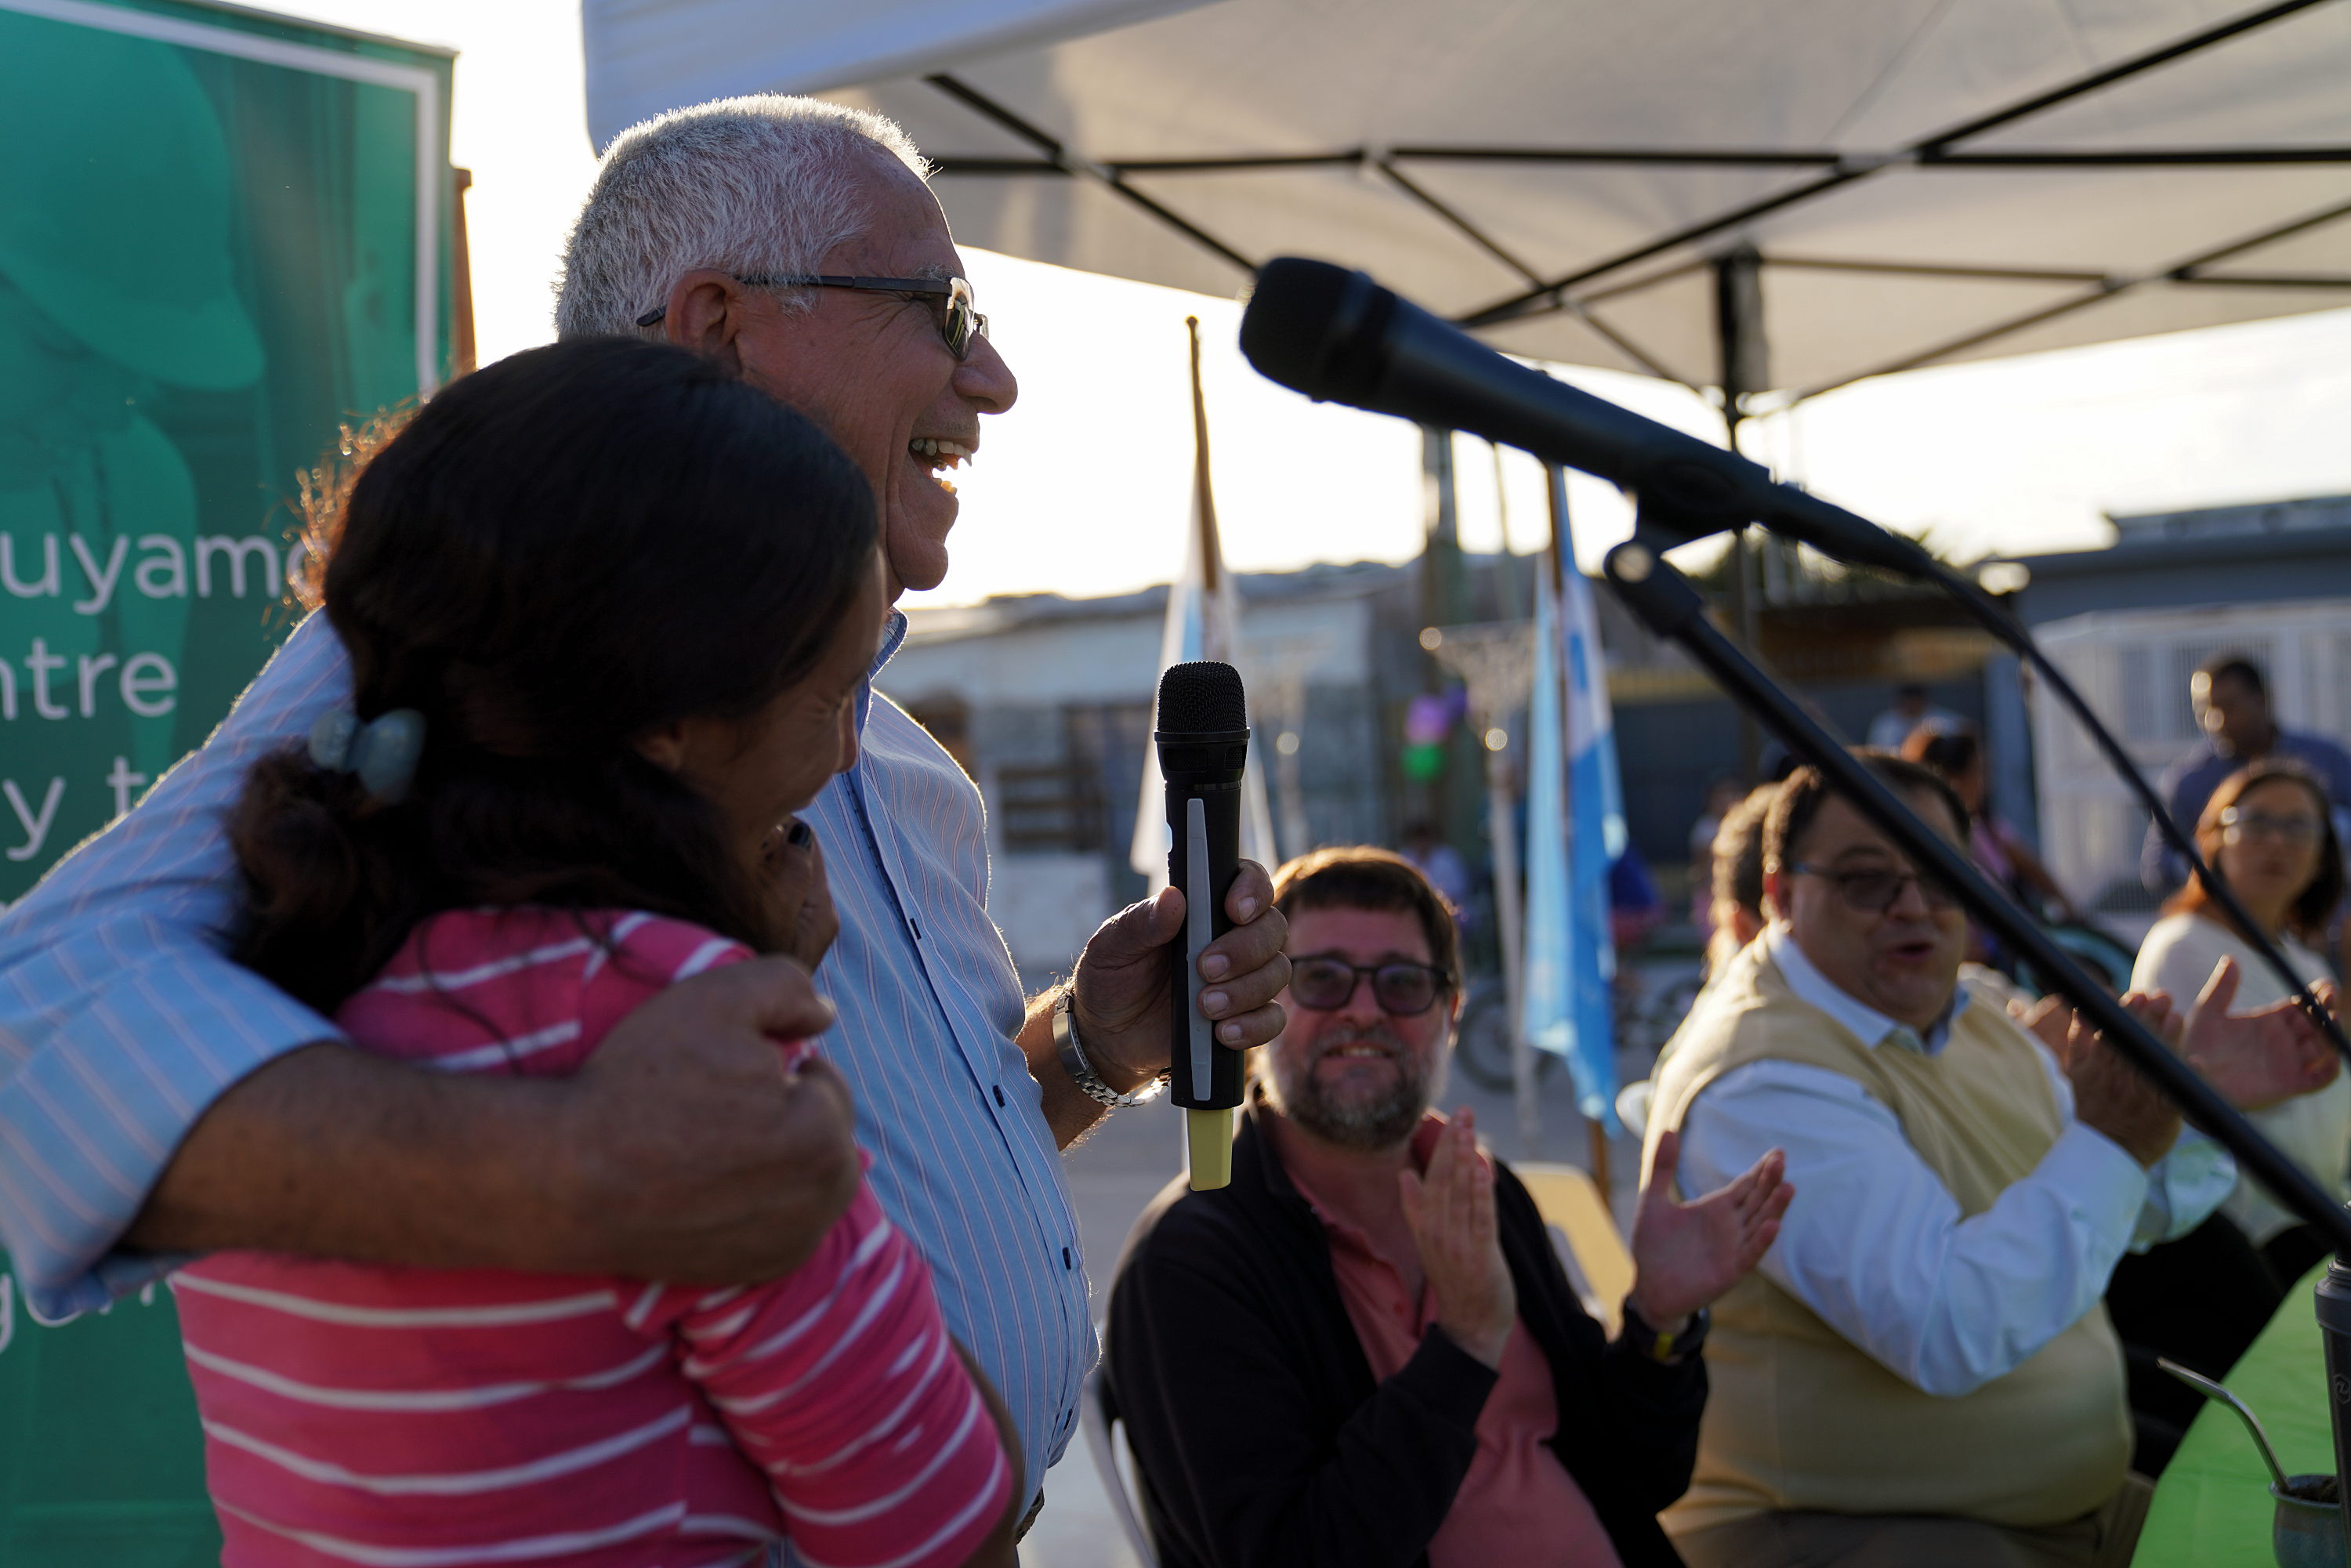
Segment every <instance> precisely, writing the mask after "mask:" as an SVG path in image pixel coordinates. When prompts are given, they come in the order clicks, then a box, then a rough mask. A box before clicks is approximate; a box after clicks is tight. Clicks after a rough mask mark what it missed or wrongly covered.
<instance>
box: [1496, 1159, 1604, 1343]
mask: <svg viewBox="0 0 2351 1568" xmlns="http://www.w3.org/2000/svg"><path fill="white" fill-rule="evenodd" d="M1510 1169H1511V1171H1512V1172H1513V1173H1515V1174H1516V1175H1517V1176H1518V1178H1519V1180H1520V1182H1522V1183H1524V1184H1525V1186H1526V1189H1527V1192H1528V1194H1529V1195H1530V1196H1531V1197H1533V1198H1534V1200H1535V1207H1536V1208H1537V1209H1539V1210H1541V1213H1542V1217H1543V1223H1544V1224H1546V1225H1552V1226H1556V1227H1557V1228H1558V1229H1559V1231H1560V1234H1561V1235H1562V1236H1564V1237H1566V1238H1567V1249H1568V1251H1569V1253H1570V1254H1571V1261H1572V1262H1573V1265H1574V1272H1576V1273H1577V1274H1579V1275H1581V1276H1582V1279H1581V1280H1580V1281H1578V1283H1579V1284H1580V1285H1581V1286H1582V1288H1583V1294H1584V1298H1585V1299H1584V1303H1583V1304H1584V1307H1585V1310H1587V1311H1588V1312H1591V1313H1592V1315H1593V1317H1595V1318H1598V1319H1599V1320H1600V1323H1601V1326H1602V1327H1604V1328H1605V1329H1606V1330H1607V1331H1608V1337H1609V1338H1611V1339H1614V1338H1615V1337H1616V1331H1617V1329H1618V1328H1619V1327H1620V1326H1622V1320H1623V1317H1624V1312H1625V1296H1626V1295H1627V1294H1628V1293H1629V1292H1630V1291H1632V1289H1633V1254H1632V1253H1631V1252H1630V1251H1628V1250H1627V1249H1625V1239H1624V1237H1622V1236H1620V1235H1618V1234H1617V1231H1616V1220H1615V1218H1614V1216H1613V1215H1611V1214H1610V1213H1609V1212H1608V1200H1607V1199H1606V1198H1605V1197H1603V1196H1601V1192H1600V1187H1599V1186H1598V1184H1596V1183H1594V1182H1593V1179H1592V1177H1591V1176H1589V1175H1587V1174H1586V1173H1585V1172H1583V1171H1581V1170H1579V1169H1577V1168H1576V1167H1575V1166H1555V1165H1544V1164H1540V1163H1535V1164H1528V1165H1515V1164H1514V1165H1512V1166H1510Z"/></svg>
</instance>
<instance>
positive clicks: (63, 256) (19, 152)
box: [0, 0, 455, 1568]
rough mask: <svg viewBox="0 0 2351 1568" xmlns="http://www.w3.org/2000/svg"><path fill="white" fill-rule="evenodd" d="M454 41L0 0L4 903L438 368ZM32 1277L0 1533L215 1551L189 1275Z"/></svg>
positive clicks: (16, 1329) (137, 8) (103, 814)
mask: <svg viewBox="0 0 2351 1568" xmlns="http://www.w3.org/2000/svg"><path fill="white" fill-rule="evenodd" d="M450 66H451V61H450V58H449V57H448V56H447V55H445V54H442V53H438V52H435V51H433V50H428V49H422V48H415V47H408V46H405V45H401V44H397V43H392V42H390V41H387V40H382V39H375V38H367V37H358V36H354V35H349V34H344V33H340V32H336V31H333V30H330V29H326V28H320V27H317V26H309V25H308V24H302V23H297V22H291V21H286V20H281V19H278V18H275V17H270V16H262V15H259V14H256V13H252V12H246V11H242V10H233V9H228V8H214V7H212V6H208V5H194V4H183V3H178V0H123V3H120V4H99V3H93V0H0V147H5V149H6V150H7V151H6V152H5V155H0V901H5V900H14V899H16V898H18V897H20V896H22V895H23V894H24V893H25V891H26V889H27V888H29V887H31V886H32V884H33V883H35V882H36V881H37V880H38V878H39V877H40V875H41V873H44V872H45V871H47V869H48V868H49V867H50V866H51V865H52V864H54V863H55V862H57V858H58V857H59V856H60V855H62V854H64V853H65V852H66V851H68V849H70V848H71V847H72V846H73V845H74V844H76V843H78V841H81V840H82V839H84V838H86V837H88V836H89V834H91V833H93V832H96V831H98V830H99V829H100V828H103V827H104V826H105V825H106V824H107V823H108V822H110V821H112V820H113V819H114V818H115V817H116V816H118V815H120V813H121V812H123V811H125V810H129V809H130V807H131V804H132V803H133V802H135V801H136V800H138V798H139V796H140V795H141V792H143V790H144V789H146V788H147V787H148V786H149V785H150V784H152V782H153V780H154V779H156V778H157V777H158V776H159V775H161V774H162V772H163V771H164V769H166V768H169V767H171V765H172V763H173V762H174V761H176V760H177V759H178V758H181V757H182V756H183V755H185V754H186V753H187V752H188V751H189V750H190V749H191V748H193V747H195V746H197V745H198V744H200V743H201V742H202V741H203V739H204V737H205V736H206V735H207V734H209V733H210V732H211V730H212V728H213V727H214V726H215V725H216V724H218V723H219V722H220V720H221V717H222V716H223V715H224V714H225V713H226V712H227V710H228V706H229V704H230V703H231V701H233V700H234V699H235V695H236V694H237V693H238V692H239V691H241V690H243V689H244V687H245V686H246V683H247V682H249V681H250V680H252V678H253V675H254V673H255V672H256V670H258V669H259V668H260V666H261V664H262V661H263V660H265V659H266V658H267V657H268V655H269V653H270V652H271V650H273V649H274V648H276V647H277V643H279V642H280V641H281V640H283V638H284V637H285V635H286V633H287V632H288V631H289V630H290V629H291V628H292V626H293V623H294V621H295V614H294V612H292V611H291V610H290V609H289V608H288V607H287V597H286V591H285V590H286V585H287V575H288V573H289V571H291V570H294V569H295V567H296V566H297V565H298V561H297V559H295V557H296V556H297V554H298V549H299V547H298V543H297V539H298V526H297V519H296V517H295V516H294V514H293V513H292V512H291V510H290V509H289V507H288V505H287V503H288V501H289V499H290V498H291V497H293V495H294V494H295V491H296V483H297V476H298V474H299V473H300V472H301V471H302V470H303V469H305V468H307V467H308V466H309V465H312V464H314V463H316V462H318V461H319V459H320V457H321V456H322V455H326V454H328V453H329V451H330V450H331V449H332V448H333V446H334V444H335V442H336V440H337V433H338V430H339V428H340V426H341V425H343V424H345V423H350V422H352V421H354V420H364V419H365V418H367V417H369V416H370V415H371V414H373V413H376V412H378V411H380V410H382V409H386V408H390V407H394V406H397V405H399V404H401V403H402V402H409V401H411V400H413V399H414V398H415V397H416V396H417V395H418V394H419V393H420V392H429V391H430V390H431V389H432V388H433V387H434V385H435V384H437V383H438V382H439V381H440V380H441V379H442V378H443V377H444V375H445V373H446V371H447V367H448V352H449V340H450V333H449V321H450V298H449V286H448V278H449V264H448V257H449V255H450V251H451V240H452V237H453V222H454V214H455V197H454V187H453V184H452V179H451V174H450V171H449V167H448V157H447V152H446V149H447V146H448V112H449V91H450ZM0 1268H5V1259H0ZM23 1306H24V1303H23V1301H22V1300H21V1298H19V1297H18V1296H17V1295H16V1291H15V1290H14V1289H13V1287H12V1286H11V1285H10V1284H9V1283H8V1282H7V1281H6V1280H5V1275H0V1563H5V1565H6V1568H52V1565H54V1568H68V1565H70V1568H85V1565H87V1564H92V1563H106V1564H109V1565H126V1568H181V1565H183V1564H194V1563H212V1562H217V1561H218V1560H219V1553H220V1536H219V1532H218V1530H217V1528H216V1526H215V1525H214V1521H213V1517H212V1511H211V1509H210V1507H209V1506H208V1504H207V1503H206V1501H205V1499H204V1465H203V1452H202V1446H201V1440H200V1436H199V1433H198V1431H197V1427H196V1420H195V1410H194V1406H193V1400H192V1398H191V1396H190V1395H189V1391H188V1381H187V1375H186V1372H185V1370H184V1368H183V1366H182V1364H181V1359H180V1354H179V1328H178V1319H177V1316H176V1314H175V1313H174V1312H172V1303H171V1300H170V1296H169V1294H168V1292H165V1291H161V1290H158V1291H152V1292H150V1293H149V1294H148V1295H147V1296H146V1297H145V1298H143V1299H141V1298H134V1299H132V1300H129V1301H120V1302H118V1303H116V1305H115V1306H114V1307H113V1308H112V1309H111V1310H110V1311H109V1312H106V1313H104V1314H103V1315H99V1316H92V1317H86V1318H82V1319H79V1320H77V1321H76V1322H72V1323H68V1324H67V1325H65V1326H63V1327H58V1328H46V1327H42V1326H40V1325H38V1324H37V1323H35V1322H33V1321H32V1320H31V1318H30V1317H29V1315H28V1314H27V1313H26V1312H25V1311H24V1310H23Z"/></svg>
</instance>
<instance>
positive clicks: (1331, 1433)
mask: <svg viewBox="0 0 2351 1568" xmlns="http://www.w3.org/2000/svg"><path fill="white" fill-rule="evenodd" d="M1274 885H1275V889H1276V893H1275V899H1276V904H1277V907H1279V908H1280V909H1281V910H1282V911H1283V913H1284V914H1285V915H1287V916H1288V918H1289V921H1290V925H1289V932H1290V948H1291V955H1290V956H1291V966H1292V967H1291V970H1290V989H1289V990H1288V991H1286V992H1285V993H1283V995H1284V1005H1285V1012H1286V1019H1287V1022H1286V1024H1285V1026H1284V1028H1283V1030H1282V1032H1281V1035H1280V1038H1278V1039H1277V1040H1274V1042H1273V1043H1272V1045H1271V1046H1270V1047H1269V1048H1268V1050H1267V1060H1266V1062H1265V1067H1266V1070H1267V1071H1266V1078H1265V1080H1264V1082H1261V1083H1260V1084H1259V1085H1258V1087H1257V1088H1256V1090H1255V1091H1254V1092H1253V1093H1252V1095H1251V1098H1250V1101H1249V1107H1248V1110H1247V1112H1246V1113H1245V1115H1244V1116H1243V1118H1242V1122H1241V1128H1240V1134H1239V1136H1238V1138H1237V1139H1236V1140H1235V1143H1234V1148H1233V1176H1232V1181H1231V1184H1230V1185H1229V1186H1224V1187H1221V1188H1217V1189H1216V1190H1213V1191H1207V1192H1192V1191H1190V1190H1188V1188H1187V1187H1186V1184H1185V1182H1184V1181H1183V1180H1182V1179H1181V1178H1178V1180H1177V1181H1176V1182H1175V1184H1173V1185H1172V1186H1169V1187H1168V1188H1167V1190H1166V1191H1165V1192H1164V1193H1162V1194H1161V1195H1160V1197H1159V1199H1158V1201H1157V1202H1156V1203H1155V1204H1154V1205H1153V1207H1151V1209H1150V1210H1149V1211H1147V1212H1146V1213H1145V1214H1144V1218H1143V1219H1142V1220H1141V1221H1140V1222H1139V1223H1138V1224H1137V1226H1136V1228H1135V1231H1134V1236H1133V1237H1132V1238H1131V1239H1129V1241H1128V1243H1127V1251H1126V1257H1125V1258H1124V1260H1123V1261H1122V1262H1121V1264H1120V1267H1119V1276H1118V1283H1117V1285H1116V1287H1115V1289H1114V1290H1113V1293H1112V1297H1111V1311H1110V1324H1109V1330H1108V1335H1109V1363H1110V1372H1111V1383H1112V1387H1113V1394H1114V1396H1115V1399H1116V1402H1117V1403H1118V1405H1119V1406H1121V1413H1122V1415H1123V1417H1124V1419H1125V1421H1126V1423H1127V1428H1128V1432H1129V1434H1130V1436H1131V1437H1132V1440H1133V1442H1134V1451H1135V1455H1136V1458H1137V1460H1138V1461H1139V1464H1140V1466H1141V1470H1142V1476H1143V1481H1144V1486H1143V1491H1144V1507H1145V1510H1146V1511H1147V1513H1148V1515H1149V1518H1150V1521H1151V1529H1152V1533H1153V1536H1154V1538H1155V1541H1156V1542H1157V1543H1158V1546H1159V1551H1160V1561H1161V1563H1163V1564H1165V1565H1166V1568H1195V1565H1202V1564H1208V1563H1280V1564H1283V1565H1284V1568H1316V1565H1318V1564H1329V1565H1331V1568H1407V1565H1409V1564H1413V1563H1423V1562H1425V1563H1428V1564H1429V1565H1430V1568H1489V1565H1490V1564H1511V1565H1514V1568H1515V1565H1518V1564H1528V1565H1541V1564H1553V1563H1562V1564H1563V1563H1577V1564H1583V1563H1621V1564H1624V1565H1625V1568H1647V1565H1651V1564H1654V1565H1656V1568H1665V1565H1667V1564H1671V1563H1676V1562H1677V1559H1676V1558H1675V1556H1674V1554H1673V1549H1672V1548H1671V1547H1670V1546H1668V1545H1667V1542H1666V1539H1665V1536H1664V1534H1663V1532H1662V1531H1660V1530H1659V1529H1658V1526H1657V1523H1656V1511H1658V1510H1659V1509H1661V1508H1663V1507H1664V1506H1665V1505H1666V1504H1667V1503H1668V1502H1670V1501H1671V1500H1673V1499H1674V1498H1675V1497H1676V1496H1677V1494H1678V1493H1679V1492H1680V1491H1681V1490H1682V1488H1683V1486H1684V1485H1685V1484H1686V1483H1687V1480H1688V1478H1689V1464H1690V1455H1691V1452H1692V1448H1693V1444H1694V1442H1695V1438H1696V1433H1697V1427H1698V1412H1699V1408H1700V1406H1703V1404H1704V1403H1705V1399H1706V1370H1705V1366H1704V1364H1703V1363H1702V1362H1701V1360H1700V1359H1699V1357H1698V1344H1699V1343H1700V1342H1701V1341H1702V1340H1703V1338H1704V1335H1705V1321H1704V1315H1703V1314H1704V1309H1705V1307H1706V1304H1707V1303H1708V1301H1712V1300H1713V1299H1714V1298H1715V1297H1716V1296H1717V1295H1719V1293H1720V1292H1721V1291H1723V1290H1725V1289H1727V1288H1728V1287H1729V1285H1730V1284H1731V1283H1732V1282H1733V1281H1736V1280H1738V1279H1739V1278H1740V1276H1741V1275H1743V1274H1745V1273H1746V1272H1747V1271H1748V1270H1750V1269H1751V1268H1753V1267H1754V1264H1755V1260H1756V1259H1757V1258H1758V1257H1760V1256H1761V1254H1762V1252H1763V1249H1765V1248H1766V1247H1767V1246H1769V1245H1770V1243H1771V1236H1772V1234H1773V1232H1774V1230H1775V1228H1776V1227H1777V1224H1778V1217H1779V1215H1780V1214H1781V1213H1782V1211H1783V1210H1784V1209H1785V1207H1787V1201H1788V1197H1789V1194H1788V1191H1787V1188H1786V1187H1785V1186H1784V1185H1783V1184H1782V1182H1781V1181H1780V1176H1779V1157H1778V1156H1777V1155H1765V1156H1764V1157H1763V1158H1761V1159H1760V1160H1759V1161H1757V1162H1756V1165H1755V1166H1754V1167H1753V1168H1751V1169H1750V1170H1749V1171H1747V1172H1746V1173H1744V1174H1743V1175H1741V1176H1740V1177H1739V1178H1738V1179H1737V1180H1736V1181H1733V1182H1730V1183H1728V1184H1726V1185H1725V1186H1724V1187H1723V1189H1722V1190H1720V1191H1718V1192H1715V1193H1713V1194H1712V1195H1711V1196H1709V1197H1704V1198H1701V1199H1699V1200H1698V1201H1697V1202H1694V1203H1690V1204H1687V1205H1685V1204H1681V1203H1677V1202H1676V1201H1675V1200H1674V1199H1673V1197H1671V1196H1670V1195H1669V1193H1668V1192H1667V1182H1664V1181H1659V1182H1656V1183H1654V1184H1651V1185H1649V1186H1646V1187H1645V1188H1644V1191H1643V1194H1642V1198H1641V1205H1640V1209H1639V1212H1638V1217H1637V1218H1636V1219H1635V1224H1634V1228H1633V1238H1632V1249H1633V1259H1634V1264H1635V1275H1634V1281H1633V1289H1632V1292H1631V1294H1630V1296H1629V1297H1628V1299H1627V1300H1626V1301H1625V1308H1624V1328H1623V1332H1622V1333H1619V1334H1618V1335H1617V1336H1616V1337H1615V1338H1614V1341H1613V1342H1612V1341H1611V1340H1610V1339H1609V1338H1608V1336H1607V1335H1606V1334H1605V1333H1604V1332H1603V1331H1602V1329H1601V1328H1600V1326H1599V1325H1598V1324H1597V1323H1595V1322H1593V1320H1592V1319H1591V1318H1590V1317H1589V1316H1587V1315H1586V1314H1585V1313H1584V1312H1583V1308H1582V1306H1581V1305H1579V1304H1578V1302H1577V1300H1576V1297H1575V1294H1574V1292H1573V1290H1572V1289H1571V1288H1570V1287H1569V1284H1568V1281H1567V1278H1566V1275H1565V1273H1564V1271H1563V1270H1562V1268H1561V1266H1560V1263H1559V1260H1558V1258H1557V1256H1556V1255H1555V1254H1554V1253H1553V1251H1552V1244H1551V1241H1550V1239H1549V1238H1548V1236H1547V1235H1546V1233H1545V1231H1544V1228H1543V1221H1542V1218H1541V1215H1540V1214H1539V1213H1537V1211H1536V1209H1535V1206H1534V1202H1533V1200H1532V1199H1531V1197H1529V1196H1528V1194H1527V1191H1526V1189H1525V1188H1524V1187H1523V1186H1520V1184H1519V1182H1518V1180H1517V1178H1516V1177H1514V1176H1511V1174H1510V1170H1509V1168H1508V1167H1507V1166H1502V1165H1501V1164H1500V1163H1499V1162H1498V1161H1495V1160H1494V1159H1492V1158H1491V1157H1489V1155H1486V1154H1485V1153H1483V1152H1482V1151H1481V1150H1480V1149H1479V1146H1478V1141H1477V1135H1476V1127H1475V1125H1474V1124H1473V1122H1472V1120H1471V1118H1470V1115H1469V1113H1468V1112H1467V1111H1466V1110H1464V1111H1461V1112H1458V1113H1456V1114H1455V1116H1454V1118H1453V1120H1451V1121H1450V1122H1447V1121H1446V1120H1445V1119H1443V1118H1441V1117H1438V1116H1435V1115H1432V1114H1431V1113H1430V1107H1431V1106H1433V1105H1434V1104H1435V1103H1437V1098H1438V1096H1439V1095H1440V1094H1441V1093H1442V1092H1443V1090H1444V1081H1445V1059H1446V1052H1447V1049H1448V1048H1449V1046H1450V1044H1451V1040H1452V1031H1453V1022H1454V1019H1455V1018H1456V1016H1457V1015H1458V1012H1459V1010H1460V988H1459V978H1458V973H1457V970H1456V965H1457V964H1458V939H1457V937H1456V934H1455V932H1454V929H1453V923H1452V921H1451V919H1450V917H1449V916H1448V915H1447V913H1446V909H1445V905H1444V904H1443V903H1442V902H1441V901H1440V900H1439V898H1438V896H1437V893H1436V892H1435V891H1434V890H1433V889H1432V888H1431V887H1430V885H1429V883H1428V882H1427V881H1426V879H1425V878H1424V877H1423V876H1422V875H1421V874H1420V873H1418V872H1416V871H1415V870H1414V869H1413V868H1412V867H1411V866H1410V865H1408V864H1407V863H1405V862H1404V861H1402V860H1400V859H1398V858H1397V857H1395V856H1394V855H1391V854H1389V853H1387V852H1384V851H1382V850H1375V849H1363V848H1353V849H1327V850H1318V851H1316V852H1313V853H1312V854H1310V855H1307V856H1304V857H1302V858H1301V859H1299V860H1295V861H1292V862H1290V863H1289V864H1288V865H1286V866H1284V867H1282V869H1281V873H1280V876H1279V877H1278V878H1277V879H1276V881H1275V884H1274ZM1668 1150H1670V1145H1668ZM1668 1158H1670V1155H1668Z"/></svg>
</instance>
